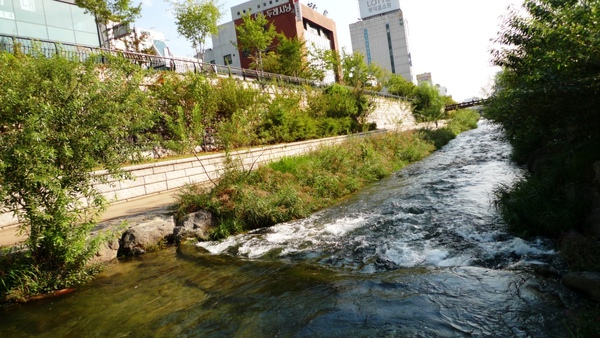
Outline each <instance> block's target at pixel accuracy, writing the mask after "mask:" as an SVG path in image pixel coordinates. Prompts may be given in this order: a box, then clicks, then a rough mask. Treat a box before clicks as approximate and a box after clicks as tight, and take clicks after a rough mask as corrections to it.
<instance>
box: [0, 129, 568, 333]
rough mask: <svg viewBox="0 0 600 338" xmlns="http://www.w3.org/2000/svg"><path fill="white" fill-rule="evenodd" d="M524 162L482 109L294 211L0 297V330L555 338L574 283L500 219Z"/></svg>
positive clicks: (540, 241)
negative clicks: (338, 194)
mask: <svg viewBox="0 0 600 338" xmlns="http://www.w3.org/2000/svg"><path fill="white" fill-rule="evenodd" d="M520 175H523V172H522V170H521V169H520V168H518V167H516V166H515V165H514V164H513V163H511V161H510V146H509V145H508V144H507V143H506V142H505V141H504V140H503V139H502V131H501V130H500V129H499V128H498V127H497V126H495V125H494V124H492V123H491V122H489V121H486V120H482V121H480V123H479V128H478V129H475V130H472V131H468V132H466V133H463V134H461V135H459V136H458V137H457V139H455V140H453V141H452V142H450V143H449V144H448V145H447V146H446V147H444V148H443V149H442V150H440V151H438V152H436V153H435V154H433V155H431V156H430V157H428V158H426V159H425V160H423V161H421V162H419V163H416V164H413V165H411V166H409V167H407V168H405V169H403V170H401V171H399V172H398V173H396V174H394V175H393V176H391V177H389V178H386V179H384V180H382V181H380V182H378V183H376V184H373V185H371V186H369V187H368V188H366V189H364V190H362V191H360V192H359V193H356V194H354V195H352V196H350V197H348V198H347V199H345V200H344V201H342V202H341V203H339V204H338V205H336V206H334V207H331V208H328V209H326V210H323V211H321V212H319V213H317V214H315V215H313V216H311V217H309V218H307V219H304V220H300V221H295V222H290V223H285V224H280V225H277V226H275V227H271V228H268V229H259V230H257V231H254V232H252V233H249V234H244V235H240V236H234V237H230V238H228V239H226V240H224V241H220V242H204V243H198V244H197V245H188V246H185V247H182V248H180V249H176V248H170V249H167V250H163V251H160V252H156V253H152V254H147V255H143V256H139V257H135V258H128V259H122V260H120V261H118V262H115V263H114V264H111V265H110V266H109V267H108V268H107V269H106V270H105V271H104V272H103V273H101V274H100V275H99V276H98V277H97V278H96V279H95V280H94V281H93V282H91V283H89V284H87V285H85V286H83V287H81V288H79V289H77V290H76V291H75V292H72V293H70V294H66V295H63V296H61V297H57V298H53V299H47V300H43V301H38V302H34V303H29V304H24V305H13V306H9V307H5V308H2V309H1V310H0V337H30V336H41V337H462V336H490V337H557V336H558V337H561V336H568V329H567V327H568V323H567V322H566V314H567V311H568V310H567V309H568V306H569V304H571V303H573V302H576V301H577V298H576V295H575V294H573V293H572V292H571V291H569V290H568V289H566V288H565V287H563V286H562V285H561V284H560V279H559V270H560V267H561V262H560V259H559V258H558V257H557V254H556V252H555V249H554V247H553V243H552V242H551V241H549V240H547V239H544V238H536V239H532V240H523V239H520V238H517V237H514V236H512V235H510V234H509V233H507V232H506V230H505V228H506V226H505V224H503V223H502V221H501V220H500V218H499V216H498V213H497V211H496V210H495V209H494V208H493V206H492V198H493V189H494V187H495V186H497V185H498V184H503V183H504V184H506V183H510V182H512V181H514V180H515V179H517V178H518V177H520Z"/></svg>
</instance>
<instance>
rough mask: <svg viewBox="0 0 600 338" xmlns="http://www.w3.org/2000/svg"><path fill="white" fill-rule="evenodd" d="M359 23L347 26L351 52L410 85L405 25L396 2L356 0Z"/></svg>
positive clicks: (406, 29) (410, 70) (405, 22)
mask: <svg viewBox="0 0 600 338" xmlns="http://www.w3.org/2000/svg"><path fill="white" fill-rule="evenodd" d="M358 2H359V8H360V21H358V22H356V23H353V24H351V25H350V38H351V41H352V50H354V51H358V52H360V53H362V54H363V55H364V56H365V60H366V62H367V63H368V64H376V65H378V66H379V67H381V68H382V69H385V70H388V71H389V72H390V73H392V74H398V75H402V77H404V78H405V79H406V80H408V81H411V82H412V81H413V74H412V60H411V55H410V50H409V43H408V23H407V21H406V19H405V18H404V14H403V13H402V10H401V9H400V0H359V1H358Z"/></svg>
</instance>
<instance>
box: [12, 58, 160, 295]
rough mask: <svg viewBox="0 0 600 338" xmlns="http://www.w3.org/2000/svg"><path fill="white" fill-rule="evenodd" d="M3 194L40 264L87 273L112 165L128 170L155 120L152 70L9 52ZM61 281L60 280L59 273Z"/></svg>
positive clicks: (33, 257) (64, 271)
mask: <svg viewBox="0 0 600 338" xmlns="http://www.w3.org/2000/svg"><path fill="white" fill-rule="evenodd" d="M0 68H1V69H2V72H0V101H1V102H2V103H3V104H2V106H0V132H1V134H2V137H1V138H0V156H1V157H0V200H1V201H2V209H3V211H11V212H14V213H15V214H16V215H17V217H18V219H19V220H20V221H21V222H22V225H21V230H22V231H24V232H25V233H27V234H28V239H27V241H26V246H27V249H28V255H29V258H30V260H31V262H32V263H33V264H34V265H35V269H36V271H37V270H39V271H54V272H52V273H59V274H61V275H64V274H69V273H71V272H72V273H75V274H76V273H79V272H80V271H82V270H83V269H84V267H85V265H86V264H87V262H88V260H89V259H90V257H92V255H94V254H95V253H96V250H97V247H98V245H99V244H100V242H101V241H102V240H103V238H102V237H99V236H91V235H90V231H91V229H92V228H93V227H94V225H95V222H96V220H97V217H98V215H99V213H100V212H102V211H103V210H104V207H105V205H106V201H105V199H104V198H103V197H102V196H101V195H100V194H99V193H98V192H96V190H95V189H94V184H96V183H97V182H98V181H100V182H101V181H103V180H105V179H106V178H107V177H108V176H107V177H98V176H94V175H93V171H95V170H98V169H106V170H107V172H108V175H109V176H114V177H117V178H120V177H123V176H124V175H123V173H122V172H121V171H120V169H119V167H120V165H121V163H124V162H126V161H129V160H131V159H132V158H133V155H134V152H135V150H136V149H135V147H134V146H135V145H134V144H132V143H131V142H130V140H132V139H134V138H136V136H138V135H139V134H140V133H142V132H143V131H144V130H145V129H146V128H148V127H150V126H151V119H147V116H149V110H148V104H147V97H146V96H145V94H143V92H142V91H141V90H140V85H141V82H142V79H143V74H142V72H141V71H140V69H139V68H137V67H135V66H134V65H132V64H131V63H129V62H122V61H120V60H118V59H114V60H112V63H111V66H110V67H104V66H96V65H94V64H93V63H92V62H91V61H90V62H85V63H79V62H74V61H70V60H67V59H63V58H60V57H53V58H45V57H36V56H25V55H20V56H14V55H11V54H6V53H0ZM57 283H58V282H57Z"/></svg>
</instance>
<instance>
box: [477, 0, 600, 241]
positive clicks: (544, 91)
mask: <svg viewBox="0 0 600 338" xmlns="http://www.w3.org/2000/svg"><path fill="white" fill-rule="evenodd" d="M599 8H600V1H599V0H568V1H556V0H526V1H524V3H523V10H522V11H521V12H519V11H512V12H511V13H510V14H509V15H508V16H507V18H506V19H505V22H504V27H503V30H502V32H501V33H500V35H499V36H498V38H497V41H496V42H497V43H498V44H500V45H501V47H500V48H498V49H497V50H495V51H494V52H493V57H494V59H493V62H494V64H495V65H497V66H500V67H502V68H503V71H502V72H501V73H500V74H499V75H498V77H497V78H496V82H495V88H494V92H493V94H492V96H491V101H490V102H489V103H488V104H486V107H485V112H486V114H487V116H488V117H491V118H493V119H494V120H496V121H498V122H500V123H501V124H502V125H503V127H504V129H505V130H506V134H507V139H509V140H510V141H511V143H512V145H513V149H514V151H513V157H514V158H515V159H516V160H517V161H519V162H522V163H525V162H527V163H528V164H529V168H530V171H532V174H531V175H530V176H528V177H527V178H526V179H524V180H523V181H520V182H517V183H516V184H515V185H513V186H510V187H505V188H504V189H500V192H499V194H498V195H499V205H500V209H501V212H502V214H503V216H504V218H505V220H507V221H508V223H509V224H510V225H512V226H516V227H518V230H517V231H518V232H519V233H521V234H525V235H538V234H545V235H558V234H559V233H561V232H563V231H567V230H569V229H572V228H577V227H579V226H581V225H582V224H583V221H584V220H585V218H586V217H587V213H589V210H590V209H589V198H586V196H589V194H588V193H587V192H586V191H587V190H586V189H589V188H587V187H586V185H589V184H590V183H589V182H592V181H593V177H594V173H593V170H592V164H593V163H594V161H597V160H598V149H600V114H599V110H598V107H600V95H599V94H600V82H599V81H598V79H599V78H600V52H599V47H598V46H600V35H599V34H598V32H599V31H600V27H599V22H600V21H599V20H598V19H599V13H600V11H599V10H598V9H599ZM586 204H587V205H586Z"/></svg>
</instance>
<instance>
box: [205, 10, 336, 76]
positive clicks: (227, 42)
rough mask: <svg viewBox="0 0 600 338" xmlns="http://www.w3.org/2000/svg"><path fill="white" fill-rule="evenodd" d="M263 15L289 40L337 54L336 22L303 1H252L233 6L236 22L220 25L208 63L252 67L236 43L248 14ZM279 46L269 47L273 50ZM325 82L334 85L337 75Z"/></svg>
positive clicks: (310, 48)
mask: <svg viewBox="0 0 600 338" xmlns="http://www.w3.org/2000/svg"><path fill="white" fill-rule="evenodd" d="M258 13H262V14H263V15H264V16H265V17H266V18H267V20H268V21H269V22H270V23H272V24H273V25H274V26H275V30H276V31H277V32H279V33H283V34H284V35H285V36H286V37H288V38H295V37H297V38H300V39H302V40H304V41H305V42H306V47H307V48H308V49H309V50H312V49H326V50H335V51H337V50H338V49H339V48H338V42H337V33H336V26H335V22H334V21H333V20H331V19H330V18H328V17H327V16H326V15H325V14H321V13H319V12H317V11H316V10H314V9H313V8H310V7H308V6H306V5H304V4H301V3H300V1H299V0H251V1H247V2H244V3H242V4H239V5H237V6H233V7H231V17H232V19H233V21H231V22H228V23H225V24H223V25H221V26H219V33H218V34H217V35H214V36H213V37H212V45H213V47H212V49H209V50H207V51H206V53H205V54H204V60H205V61H206V62H210V63H216V64H220V65H231V66H234V67H241V68H249V67H250V63H251V62H252V60H251V59H250V57H249V55H244V54H243V53H241V52H240V51H239V50H238V49H237V48H236V47H235V46H234V44H233V43H232V41H234V42H235V41H237V31H236V29H235V27H236V26H239V25H241V24H242V23H243V20H242V17H243V16H244V15H246V14H258ZM274 47H275V46H271V47H269V49H273V48H274ZM328 78H329V79H325V82H333V74H332V73H331V74H329V75H328Z"/></svg>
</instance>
